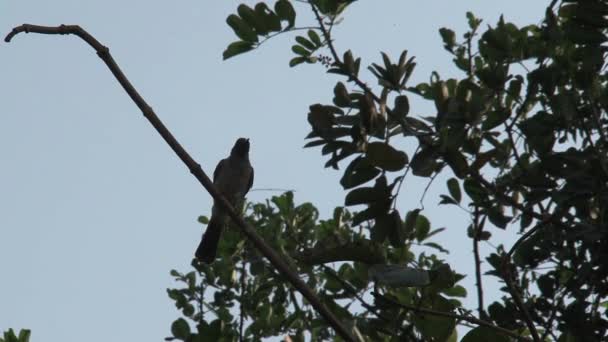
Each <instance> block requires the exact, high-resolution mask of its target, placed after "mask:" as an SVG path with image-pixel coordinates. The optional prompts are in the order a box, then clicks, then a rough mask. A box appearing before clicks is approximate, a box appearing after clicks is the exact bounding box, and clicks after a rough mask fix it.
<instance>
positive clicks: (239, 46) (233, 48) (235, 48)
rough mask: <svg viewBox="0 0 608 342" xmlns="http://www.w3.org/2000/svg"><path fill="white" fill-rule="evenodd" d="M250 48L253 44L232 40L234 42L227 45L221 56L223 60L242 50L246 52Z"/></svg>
mask: <svg viewBox="0 0 608 342" xmlns="http://www.w3.org/2000/svg"><path fill="white" fill-rule="evenodd" d="M252 49H253V44H251V43H249V42H244V41H242V40H239V41H238V42H234V43H231V44H230V45H228V47H227V48H226V50H224V53H223V57H224V60H226V59H228V58H230V57H233V56H236V55H239V54H241V53H243V52H247V51H249V50H252Z"/></svg>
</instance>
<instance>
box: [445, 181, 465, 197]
mask: <svg viewBox="0 0 608 342" xmlns="http://www.w3.org/2000/svg"><path fill="white" fill-rule="evenodd" d="M447 185H448V190H449V191H450V196H452V198H453V199H455V200H456V202H458V203H460V201H461V200H462V193H461V192H460V186H459V185H458V180H457V179H456V178H450V179H449V180H448V181H447Z"/></svg>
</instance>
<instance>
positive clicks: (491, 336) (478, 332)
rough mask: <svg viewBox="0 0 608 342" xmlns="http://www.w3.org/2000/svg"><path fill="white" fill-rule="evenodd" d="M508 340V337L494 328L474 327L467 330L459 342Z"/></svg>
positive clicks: (505, 341)
mask: <svg viewBox="0 0 608 342" xmlns="http://www.w3.org/2000/svg"><path fill="white" fill-rule="evenodd" d="M486 341H493V342H509V341H511V340H510V339H509V337H508V336H507V335H505V334H503V333H500V332H498V331H496V330H494V329H491V328H487V327H476V328H475V329H473V330H471V331H469V332H468V333H467V334H466V335H464V337H463V338H462V340H460V342H486Z"/></svg>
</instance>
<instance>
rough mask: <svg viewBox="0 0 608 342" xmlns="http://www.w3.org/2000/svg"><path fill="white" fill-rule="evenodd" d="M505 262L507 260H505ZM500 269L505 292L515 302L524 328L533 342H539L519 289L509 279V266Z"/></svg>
mask: <svg viewBox="0 0 608 342" xmlns="http://www.w3.org/2000/svg"><path fill="white" fill-rule="evenodd" d="M505 260H508V259H506V258H505ZM502 268H503V270H502V273H503V279H504V281H505V284H506V285H507V290H508V291H509V294H510V295H511V297H512V298H513V301H514V302H515V306H517V309H518V310H519V311H520V312H521V314H522V316H523V320H524V323H526V326H527V327H528V330H529V331H530V335H532V339H533V340H534V342H540V341H541V339H540V336H539V335H538V331H537V330H536V326H535V325H534V322H533V321H532V317H531V316H530V313H529V312H528V309H526V305H525V303H524V301H523V299H522V298H521V295H520V294H519V289H518V288H516V286H515V284H514V283H513V278H512V277H511V272H510V271H509V264H507V263H503V267H502Z"/></svg>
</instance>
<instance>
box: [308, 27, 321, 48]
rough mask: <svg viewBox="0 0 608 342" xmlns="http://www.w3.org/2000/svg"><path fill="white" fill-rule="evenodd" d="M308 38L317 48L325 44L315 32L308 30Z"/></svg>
mask: <svg viewBox="0 0 608 342" xmlns="http://www.w3.org/2000/svg"><path fill="white" fill-rule="evenodd" d="M308 38H310V40H311V41H312V42H313V43H315V45H316V46H317V47H320V46H321V45H323V43H322V42H321V38H320V37H319V35H318V34H317V32H315V30H308Z"/></svg>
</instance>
